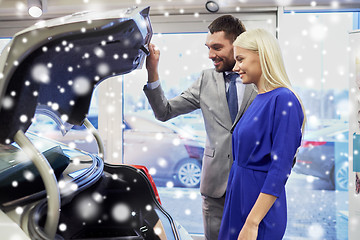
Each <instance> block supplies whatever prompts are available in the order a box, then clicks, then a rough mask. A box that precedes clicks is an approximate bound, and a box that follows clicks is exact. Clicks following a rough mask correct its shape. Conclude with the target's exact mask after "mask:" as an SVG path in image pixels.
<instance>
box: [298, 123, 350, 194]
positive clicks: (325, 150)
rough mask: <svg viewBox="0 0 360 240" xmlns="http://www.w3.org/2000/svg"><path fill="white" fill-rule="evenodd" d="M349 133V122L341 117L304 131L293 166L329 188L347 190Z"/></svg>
mask: <svg viewBox="0 0 360 240" xmlns="http://www.w3.org/2000/svg"><path fill="white" fill-rule="evenodd" d="M348 135H349V125H348V122H341V121H339V122H338V121H336V122H332V123H330V124H328V125H325V126H324V127H322V128H321V129H318V130H312V131H311V130H310V131H308V132H305V136H304V139H303V143H302V145H301V147H300V149H299V152H298V155H297V163H296V164H295V166H294V169H293V170H294V171H295V172H296V173H301V174H305V175H310V176H314V177H318V178H320V179H323V180H325V181H327V182H328V183H329V184H330V186H331V188H332V189H336V190H343V191H345V190H347V188H348Z"/></svg>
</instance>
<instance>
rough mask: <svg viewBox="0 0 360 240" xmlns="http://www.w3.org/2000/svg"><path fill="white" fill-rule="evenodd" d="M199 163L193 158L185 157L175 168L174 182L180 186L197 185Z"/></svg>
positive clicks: (199, 172)
mask: <svg viewBox="0 0 360 240" xmlns="http://www.w3.org/2000/svg"><path fill="white" fill-rule="evenodd" d="M200 178H201V164H200V163H199V161H197V160H195V159H185V160H183V161H182V162H181V163H180V164H179V165H178V167H177V168H176V182H177V185H178V186H181V187H189V188H192V187H199V186H200Z"/></svg>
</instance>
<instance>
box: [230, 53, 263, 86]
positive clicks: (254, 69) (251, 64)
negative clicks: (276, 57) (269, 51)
mask: <svg viewBox="0 0 360 240" xmlns="http://www.w3.org/2000/svg"><path fill="white" fill-rule="evenodd" d="M234 58H235V61H236V62H235V66H234V68H233V71H234V72H238V73H239V74H240V77H241V79H242V81H243V83H244V84H249V83H254V84H255V85H256V86H258V85H259V83H260V79H261V75H262V71H261V65H260V58H259V55H258V54H257V53H256V52H254V51H250V50H247V49H244V48H241V47H237V46H234Z"/></svg>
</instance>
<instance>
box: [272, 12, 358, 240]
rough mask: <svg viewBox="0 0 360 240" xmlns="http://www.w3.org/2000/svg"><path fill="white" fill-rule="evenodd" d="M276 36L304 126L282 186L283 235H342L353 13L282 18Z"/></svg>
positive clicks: (345, 208)
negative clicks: (285, 218)
mask: <svg viewBox="0 0 360 240" xmlns="http://www.w3.org/2000/svg"><path fill="white" fill-rule="evenodd" d="M281 20H282V21H281V23H280V28H279V40H280V44H281V47H282V50H283V56H284V61H285V65H286V69H287V72H288V75H289V77H290V80H291V82H292V84H293V86H294V88H295V89H296V90H297V92H298V93H299V94H300V97H301V98H302V101H303V103H304V105H305V109H306V114H307V125H306V131H305V136H304V140H303V144H302V147H301V148H300V150H299V153H298V156H297V164H296V165H295V167H294V169H293V170H294V171H293V173H292V175H291V177H290V179H289V182H288V184H287V191H288V192H287V193H288V199H289V201H288V207H289V222H288V225H289V226H288V228H287V232H286V237H287V238H288V239H294V238H295V237H303V238H304V239H347V219H348V193H347V189H348V129H349V127H348V120H349V119H348V118H349V91H348V90H349V78H348V77H349V65H348V64H349V55H348V54H349V51H350V49H349V40H348V32H349V31H351V30H352V29H353V13H294V12H289V13H286V14H284V15H283V16H282V19H281Z"/></svg>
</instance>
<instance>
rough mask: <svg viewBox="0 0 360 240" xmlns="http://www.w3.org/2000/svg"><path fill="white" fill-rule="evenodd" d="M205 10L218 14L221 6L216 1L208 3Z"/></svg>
mask: <svg viewBox="0 0 360 240" xmlns="http://www.w3.org/2000/svg"><path fill="white" fill-rule="evenodd" d="M205 8H206V10H208V11H209V12H211V13H216V12H217V11H219V8H220V7H219V4H218V3H217V2H215V1H207V2H206V3H205Z"/></svg>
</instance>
